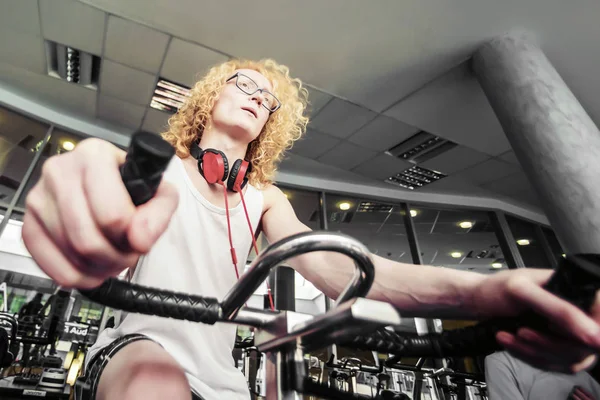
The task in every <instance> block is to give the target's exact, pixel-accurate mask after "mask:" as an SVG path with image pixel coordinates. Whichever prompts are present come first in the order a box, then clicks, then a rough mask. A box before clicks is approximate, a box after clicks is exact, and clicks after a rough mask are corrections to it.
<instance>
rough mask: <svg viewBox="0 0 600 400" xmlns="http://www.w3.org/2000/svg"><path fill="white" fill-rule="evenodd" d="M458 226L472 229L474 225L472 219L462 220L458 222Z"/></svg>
mask: <svg viewBox="0 0 600 400" xmlns="http://www.w3.org/2000/svg"><path fill="white" fill-rule="evenodd" d="M458 226H460V227H461V228H463V229H471V228H472V227H473V223H472V222H471V221H462V222H459V223H458Z"/></svg>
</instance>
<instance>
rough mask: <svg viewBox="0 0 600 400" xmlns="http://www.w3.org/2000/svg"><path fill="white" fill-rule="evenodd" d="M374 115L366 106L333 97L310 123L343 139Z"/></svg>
mask: <svg viewBox="0 0 600 400" xmlns="http://www.w3.org/2000/svg"><path fill="white" fill-rule="evenodd" d="M376 115H377V114H375V113H374V112H373V111H370V110H367V109H366V108H363V107H360V106H357V105H355V104H352V103H349V102H347V101H344V100H341V99H338V98H334V99H333V100H332V101H330V102H329V103H327V105H326V106H325V107H324V108H323V109H322V110H321V112H319V114H318V115H317V116H316V118H315V119H314V120H313V121H312V123H311V125H312V127H313V128H315V129H317V130H319V131H321V132H325V133H328V134H330V135H333V136H336V137H339V138H342V139H345V138H347V137H349V136H350V135H352V134H353V133H354V132H356V131H357V130H358V129H360V128H361V127H362V126H363V125H365V124H366V123H367V122H369V121H371V120H372V119H373V118H375V116H376Z"/></svg>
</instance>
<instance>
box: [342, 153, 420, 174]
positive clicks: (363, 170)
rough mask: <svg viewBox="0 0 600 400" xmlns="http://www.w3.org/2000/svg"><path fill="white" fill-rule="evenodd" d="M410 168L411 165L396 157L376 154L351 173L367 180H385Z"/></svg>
mask: <svg viewBox="0 0 600 400" xmlns="http://www.w3.org/2000/svg"><path fill="white" fill-rule="evenodd" d="M411 166H412V164H411V163H409V162H406V161H403V160H400V159H399V158H398V157H394V156H390V155H388V154H378V155H377V156H375V157H374V158H372V159H370V160H367V161H365V162H364V163H362V164H360V165H359V166H358V167H356V168H354V169H353V170H352V171H353V172H356V173H359V174H361V175H364V176H367V177H369V178H373V179H378V180H385V179H387V178H389V177H390V176H392V175H396V174H397V173H399V172H402V171H404V170H406V169H408V168H410V167H411Z"/></svg>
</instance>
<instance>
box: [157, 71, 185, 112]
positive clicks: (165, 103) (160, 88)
mask: <svg viewBox="0 0 600 400" xmlns="http://www.w3.org/2000/svg"><path fill="white" fill-rule="evenodd" d="M189 96H190V88H189V87H186V86H182V85H179V84H177V83H174V82H170V81H168V80H166V79H163V78H160V79H159V80H158V82H157V83H156V88H155V89H154V94H153V95H152V100H151V101H150V107H152V108H155V109H157V110H160V111H165V112H168V113H170V114H174V113H176V112H177V110H179V109H180V108H181V106H183V103H185V102H186V100H187V98H188V97H189Z"/></svg>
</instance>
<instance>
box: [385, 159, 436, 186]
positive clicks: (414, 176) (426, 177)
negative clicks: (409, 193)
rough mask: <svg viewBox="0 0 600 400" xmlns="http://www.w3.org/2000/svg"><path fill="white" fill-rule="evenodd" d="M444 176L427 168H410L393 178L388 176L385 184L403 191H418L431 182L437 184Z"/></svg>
mask: <svg viewBox="0 0 600 400" xmlns="http://www.w3.org/2000/svg"><path fill="white" fill-rule="evenodd" d="M445 177H446V175H444V174H442V173H441V172H437V171H432V170H429V169H427V168H422V167H417V166H416V165H415V166H414V167H411V168H409V169H407V170H406V171H403V172H400V173H398V174H396V175H394V176H390V177H389V178H387V179H386V180H385V182H387V183H391V184H392V185H397V186H400V187H403V188H405V189H410V190H414V189H418V188H420V187H423V186H425V185H428V184H430V183H433V182H437V181H439V180H440V179H442V178H445Z"/></svg>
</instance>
